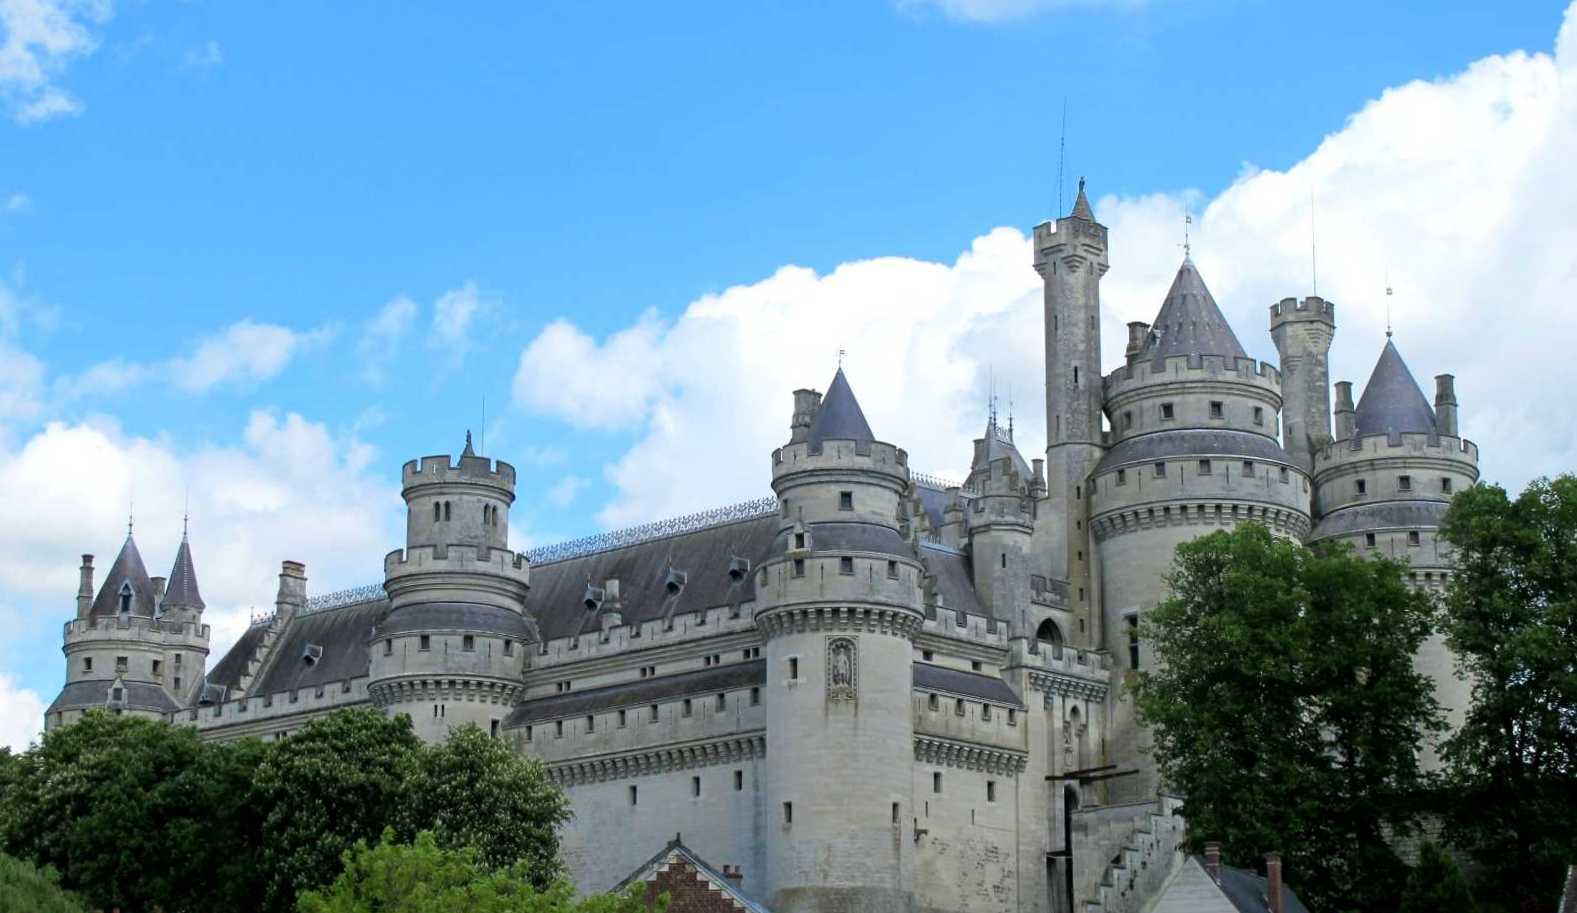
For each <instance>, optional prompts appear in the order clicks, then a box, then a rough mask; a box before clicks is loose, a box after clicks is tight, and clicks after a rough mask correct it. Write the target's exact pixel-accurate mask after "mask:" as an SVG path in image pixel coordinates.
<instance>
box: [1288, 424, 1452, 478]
mask: <svg viewBox="0 0 1577 913" xmlns="http://www.w3.org/2000/svg"><path fill="white" fill-rule="evenodd" d="M1397 457H1433V458H1436V459H1442V460H1450V461H1452V462H1458V463H1467V464H1470V465H1471V466H1473V467H1474V471H1475V474H1476V471H1477V466H1478V445H1477V444H1475V443H1473V442H1472V441H1470V440H1468V439H1467V438H1460V437H1451V436H1449V435H1443V434H1425V433H1422V432H1406V433H1397V434H1366V435H1362V436H1359V437H1352V438H1348V439H1346V440H1342V441H1332V442H1330V443H1328V444H1326V445H1325V446H1324V447H1322V448H1320V449H1319V450H1317V451H1315V454H1314V471H1315V474H1316V475H1319V474H1321V473H1323V472H1325V471H1327V470H1334V469H1336V468H1337V467H1340V466H1342V465H1344V464H1348V463H1356V462H1360V461H1367V460H1374V459H1386V458H1397Z"/></svg>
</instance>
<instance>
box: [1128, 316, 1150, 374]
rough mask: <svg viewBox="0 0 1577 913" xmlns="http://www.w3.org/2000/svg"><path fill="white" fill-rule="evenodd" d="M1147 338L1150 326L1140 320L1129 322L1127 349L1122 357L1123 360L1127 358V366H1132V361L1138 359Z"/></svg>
mask: <svg viewBox="0 0 1577 913" xmlns="http://www.w3.org/2000/svg"><path fill="white" fill-rule="evenodd" d="M1149 337H1150V325H1149V324H1148V323H1145V322H1144V321H1142V320H1132V321H1129V323H1128V348H1127V349H1126V350H1124V352H1123V355H1124V357H1125V358H1127V360H1128V363H1129V364H1133V363H1134V359H1136V358H1138V357H1139V353H1140V352H1141V351H1143V349H1144V344H1145V341H1146V340H1147V339H1149Z"/></svg>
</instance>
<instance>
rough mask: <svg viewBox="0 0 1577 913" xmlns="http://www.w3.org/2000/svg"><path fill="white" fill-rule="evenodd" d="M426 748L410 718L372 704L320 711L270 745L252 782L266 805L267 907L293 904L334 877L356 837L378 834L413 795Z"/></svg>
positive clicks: (262, 851)
mask: <svg viewBox="0 0 1577 913" xmlns="http://www.w3.org/2000/svg"><path fill="white" fill-rule="evenodd" d="M421 747H422V744H421V741H420V740H419V739H417V737H416V733H415V731H414V730H413V729H412V728H411V721H410V719H409V718H408V717H404V716H398V717H394V718H392V719H391V718H390V717H387V716H385V715H384V714H383V713H382V712H381V711H379V710H376V709H373V708H355V709H349V710H341V711H339V712H337V713H332V714H329V715H328V716H325V717H320V718H318V719H316V720H313V721H312V722H310V723H308V724H307V725H305V726H303V727H302V728H301V730H300V731H299V732H296V733H294V734H292V735H291V736H290V738H288V739H285V740H284V741H281V742H277V743H274V744H273V745H270V746H269V751H268V754H267V756H266V757H265V758H264V759H263V763H262V764H261V765H259V767H258V770H257V778H256V781H255V784H254V792H255V794H256V797H257V800H258V801H259V802H260V803H261V807H262V808H263V809H264V810H265V811H264V819H263V827H262V831H263V833H262V841H261V844H260V845H259V847H258V852H257V864H258V865H259V866H261V868H262V870H263V871H264V872H265V873H266V875H265V878H266V884H265V885H264V889H263V909H264V910H267V911H285V910H289V909H291V908H292V907H293V906H294V904H295V899H296V896H297V895H298V894H299V893H300V892H301V891H304V890H306V889H308V888H316V887H321V886H323V885H326V884H328V883H329V882H331V881H333V880H334V877H335V876H336V875H338V874H339V871H340V860H341V857H342V856H344V854H345V852H346V851H347V850H349V849H351V847H353V846H355V845H356V843H357V842H358V841H364V840H376V839H377V838H378V835H379V834H381V833H382V832H383V830H384V828H385V827H387V826H388V825H389V824H390V823H391V819H392V817H393V816H394V813H395V810H396V809H398V808H399V807H400V806H401V804H402V803H403V802H404V801H405V800H406V798H407V795H408V793H407V791H406V781H407V779H408V778H409V777H410V775H411V773H412V771H413V770H414V769H415V764H416V756H417V754H418V752H419V751H420V750H421Z"/></svg>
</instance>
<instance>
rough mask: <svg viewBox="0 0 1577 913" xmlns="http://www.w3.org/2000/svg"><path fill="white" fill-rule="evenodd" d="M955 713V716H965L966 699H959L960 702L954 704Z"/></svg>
mask: <svg viewBox="0 0 1577 913" xmlns="http://www.w3.org/2000/svg"><path fill="white" fill-rule="evenodd" d="M953 713H954V714H955V715H957V716H963V715H964V699H963V698H958V700H957V701H955V702H954V704H953Z"/></svg>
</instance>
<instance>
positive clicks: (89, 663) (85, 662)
mask: <svg viewBox="0 0 1577 913" xmlns="http://www.w3.org/2000/svg"><path fill="white" fill-rule="evenodd" d="M82 671H83V672H92V671H93V657H91V656H84V657H82Z"/></svg>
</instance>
